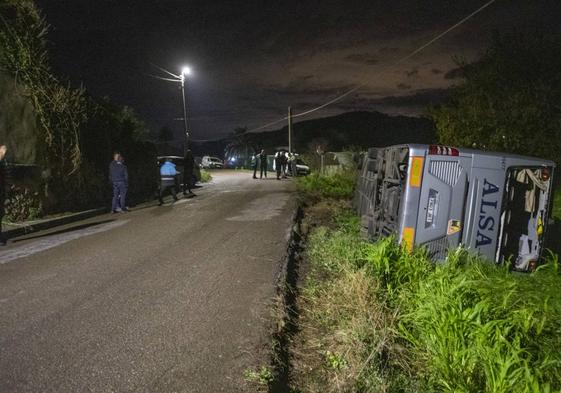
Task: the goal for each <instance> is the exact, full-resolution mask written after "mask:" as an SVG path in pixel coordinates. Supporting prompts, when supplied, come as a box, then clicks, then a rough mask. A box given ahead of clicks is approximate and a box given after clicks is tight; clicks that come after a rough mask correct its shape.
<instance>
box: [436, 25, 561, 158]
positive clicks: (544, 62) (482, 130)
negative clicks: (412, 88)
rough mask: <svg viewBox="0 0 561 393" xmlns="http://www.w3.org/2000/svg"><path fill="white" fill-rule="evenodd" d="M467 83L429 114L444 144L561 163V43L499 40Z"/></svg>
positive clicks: (472, 67)
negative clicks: (535, 157)
mask: <svg viewBox="0 0 561 393" xmlns="http://www.w3.org/2000/svg"><path fill="white" fill-rule="evenodd" d="M459 66H460V70H461V72H462V75H463V78H464V81H463V83H461V84H460V85H458V86H456V87H454V88H453V91H452V95H451V100H450V101H449V102H448V103H446V104H444V105H442V106H440V107H437V108H432V109H430V110H429V115H430V117H431V118H432V119H433V121H434V122H435V124H436V127H437V134H438V138H439V141H440V142H441V143H443V144H449V145H456V146H465V147H474V148H477V149H483V150H498V151H505V152H512V153H518V154H526V155H533V156H538V157H543V158H549V159H553V160H555V161H556V162H561V39H560V37H545V36H533V37H527V36H523V35H520V34H511V35H507V36H500V35H496V36H495V37H494V40H493V43H492V45H491V46H490V48H489V49H488V50H487V51H486V53H485V54H484V55H483V56H482V58H481V59H480V60H478V61H477V62H474V63H470V64H468V63H466V62H462V61H460V62H459Z"/></svg>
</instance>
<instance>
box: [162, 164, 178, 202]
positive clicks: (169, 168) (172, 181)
mask: <svg viewBox="0 0 561 393" xmlns="http://www.w3.org/2000/svg"><path fill="white" fill-rule="evenodd" d="M178 174H179V172H177V169H175V164H174V163H173V162H171V160H170V159H169V158H168V159H166V161H165V162H164V163H163V165H162V166H161V167H160V192H159V194H158V199H159V201H160V206H161V205H163V204H164V193H165V192H166V191H167V190H171V195H172V196H173V200H174V201H177V175H178Z"/></svg>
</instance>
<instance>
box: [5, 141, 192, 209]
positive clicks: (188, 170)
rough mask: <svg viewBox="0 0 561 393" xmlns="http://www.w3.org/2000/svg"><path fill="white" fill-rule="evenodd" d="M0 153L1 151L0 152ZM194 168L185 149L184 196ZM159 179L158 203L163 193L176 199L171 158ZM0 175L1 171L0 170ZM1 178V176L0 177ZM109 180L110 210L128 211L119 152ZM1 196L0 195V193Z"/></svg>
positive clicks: (188, 192) (175, 173) (126, 175)
mask: <svg viewBox="0 0 561 393" xmlns="http://www.w3.org/2000/svg"><path fill="white" fill-rule="evenodd" d="M0 154H1V153H0ZM194 170H195V158H194V157H193V153H192V152H191V150H189V149H187V151H186V152H185V157H184V165H183V195H184V196H186V197H194V196H195V194H194V193H193V192H192V191H191V189H192V188H193V187H194V184H193V172H194ZM159 174H160V180H159V183H158V200H159V202H160V205H163V204H164V195H165V194H166V193H167V192H171V195H172V197H173V199H174V200H177V199H178V198H177V193H178V190H179V189H180V187H179V177H180V175H181V172H179V171H178V170H177V168H176V165H175V164H174V163H173V162H172V160H171V159H165V160H164V162H163V163H162V164H161V165H160V167H159ZM0 176H1V172H0ZM0 180H1V178H0ZM109 181H110V182H111V184H112V185H113V200H112V203H111V211H112V212H113V213H124V212H128V208H127V205H126V200H127V191H128V188H129V173H128V170H127V166H126V165H125V162H124V159H123V156H122V155H121V153H120V152H117V151H116V152H114V153H113V161H111V163H110V164H109ZM0 196H1V195H0Z"/></svg>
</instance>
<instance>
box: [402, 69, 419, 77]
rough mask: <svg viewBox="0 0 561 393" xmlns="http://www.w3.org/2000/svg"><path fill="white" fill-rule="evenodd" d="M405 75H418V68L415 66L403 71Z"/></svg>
mask: <svg viewBox="0 0 561 393" xmlns="http://www.w3.org/2000/svg"><path fill="white" fill-rule="evenodd" d="M405 75H407V77H408V78H416V77H417V76H419V69H418V68H417V67H415V68H413V69H411V70H408V71H405Z"/></svg>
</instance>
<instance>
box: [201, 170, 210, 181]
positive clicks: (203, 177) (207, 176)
mask: <svg viewBox="0 0 561 393" xmlns="http://www.w3.org/2000/svg"><path fill="white" fill-rule="evenodd" d="M211 180H212V175H211V174H210V172H208V171H206V170H204V169H201V183H208V182H209V181H211Z"/></svg>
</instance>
